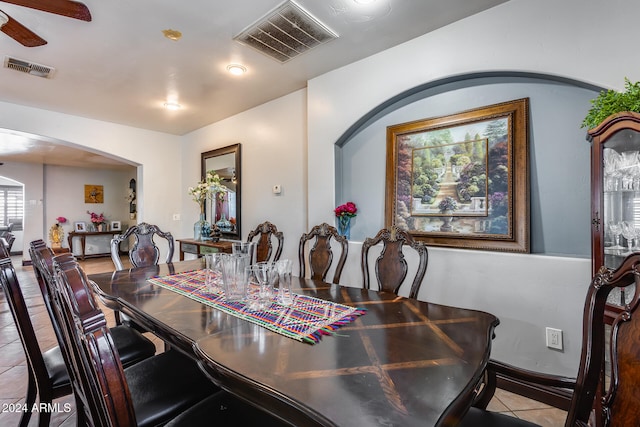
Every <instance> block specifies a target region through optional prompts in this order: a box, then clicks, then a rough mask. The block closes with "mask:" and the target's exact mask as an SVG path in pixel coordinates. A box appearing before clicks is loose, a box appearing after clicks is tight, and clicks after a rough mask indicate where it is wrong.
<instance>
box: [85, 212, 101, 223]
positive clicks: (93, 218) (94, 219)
mask: <svg viewBox="0 0 640 427" xmlns="http://www.w3.org/2000/svg"><path fill="white" fill-rule="evenodd" d="M87 213H88V214H89V216H90V217H91V222H92V223H94V224H102V223H103V222H104V221H105V218H104V214H100V215H98V214H97V213H95V212H89V211H87Z"/></svg>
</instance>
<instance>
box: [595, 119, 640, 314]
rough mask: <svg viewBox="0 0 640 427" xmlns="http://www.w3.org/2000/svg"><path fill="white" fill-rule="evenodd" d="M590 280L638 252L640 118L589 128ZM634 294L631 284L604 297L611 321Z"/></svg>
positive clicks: (612, 121) (613, 121) (639, 245)
mask: <svg viewBox="0 0 640 427" xmlns="http://www.w3.org/2000/svg"><path fill="white" fill-rule="evenodd" d="M587 139H588V140H589V141H590V142H591V144H592V147H591V212H592V217H591V245H592V248H591V255H592V270H593V271H592V275H595V274H596V272H597V271H598V270H599V269H600V267H602V266H603V265H604V266H606V267H610V268H616V267H618V266H619V265H620V264H621V263H622V261H623V260H624V259H625V257H626V256H627V255H628V254H629V252H630V251H631V252H635V251H640V114H638V113H630V112H624V113H618V114H614V115H611V116H609V117H608V118H607V119H605V120H604V121H603V122H602V123H601V124H600V125H598V126H597V127H596V128H593V129H590V130H589V132H588V135H587ZM634 292H635V286H634V285H631V286H628V287H627V288H625V289H624V290H623V291H622V292H621V291H618V292H612V293H611V294H610V295H609V301H608V302H609V307H608V308H609V309H608V310H607V312H608V315H607V318H608V320H610V321H611V320H613V318H614V317H615V315H616V314H617V313H619V312H620V311H621V309H622V306H623V305H624V304H625V303H629V302H630V301H631V298H632V297H633V294H634Z"/></svg>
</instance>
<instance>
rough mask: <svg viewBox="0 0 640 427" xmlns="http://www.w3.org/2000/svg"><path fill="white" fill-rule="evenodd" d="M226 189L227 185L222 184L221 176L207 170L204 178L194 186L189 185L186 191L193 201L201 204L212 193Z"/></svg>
mask: <svg viewBox="0 0 640 427" xmlns="http://www.w3.org/2000/svg"><path fill="white" fill-rule="evenodd" d="M226 190H227V187H225V186H224V185H222V178H220V176H219V175H218V174H217V173H215V172H213V171H207V173H206V175H205V178H204V179H203V180H202V181H200V182H198V184H196V186H195V187H189V189H188V192H189V195H190V196H191V197H192V198H193V201H194V202H196V203H198V204H199V205H202V204H203V203H204V202H205V200H207V199H210V198H211V196H212V195H213V194H216V193H219V192H223V191H226Z"/></svg>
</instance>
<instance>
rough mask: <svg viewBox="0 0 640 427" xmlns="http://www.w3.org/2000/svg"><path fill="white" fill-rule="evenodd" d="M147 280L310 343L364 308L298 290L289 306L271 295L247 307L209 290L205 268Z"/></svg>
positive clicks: (347, 321) (219, 292)
mask: <svg viewBox="0 0 640 427" xmlns="http://www.w3.org/2000/svg"><path fill="white" fill-rule="evenodd" d="M148 281H149V282H150V283H153V284H154V285H158V286H161V287H163V288H166V289H169V290H171V291H173V292H177V293H179V294H181V295H184V296H186V297H189V298H191V299H193V300H195V301H198V302H201V303H202V304H206V305H208V306H210V307H213V308H215V309H217V310H221V311H224V312H225V313H227V314H231V315H232V316H236V317H239V318H241V319H244V320H247V321H248V322H251V323H255V324H257V325H260V326H262V327H264V328H266V329H269V330H270V331H273V332H277V333H279V334H281V335H284V336H286V337H289V338H292V339H294V340H297V341H301V342H306V343H309V344H316V343H318V342H319V341H320V339H321V338H322V335H331V334H332V333H333V332H334V331H336V330H337V329H338V328H340V327H341V326H343V325H346V324H348V323H350V322H352V321H353V320H354V319H355V318H356V317H358V316H361V315H363V314H365V312H366V310H365V309H361V308H356V307H348V306H346V305H342V304H338V303H335V302H331V301H325V300H322V299H319V298H314V297H310V296H306V295H299V294H295V295H294V301H293V304H292V305H290V306H284V305H282V304H280V303H278V302H277V300H276V298H275V297H274V298H273V299H272V302H271V304H270V305H269V307H268V308H267V309H265V310H259V311H256V310H250V309H249V308H248V307H247V305H246V304H245V303H244V302H228V301H226V300H225V298H224V292H223V291H221V290H220V291H218V290H213V291H210V290H208V289H207V288H206V287H205V284H204V281H205V271H204V270H194V271H188V272H185V273H179V274H173V275H169V276H162V277H154V278H152V279H149V280H148Z"/></svg>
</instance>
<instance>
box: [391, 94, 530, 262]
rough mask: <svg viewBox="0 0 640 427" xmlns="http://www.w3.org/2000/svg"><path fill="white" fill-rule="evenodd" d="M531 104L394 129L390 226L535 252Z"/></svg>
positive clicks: (456, 243)
mask: <svg viewBox="0 0 640 427" xmlns="http://www.w3.org/2000/svg"><path fill="white" fill-rule="evenodd" d="M528 101H529V100H528V98H524V99H518V100H514V101H509V102H505V103H501V104H496V105H490V106H486V107H482V108H478V109H475V110H470V111H465V112H461V113H457V114H452V115H449V116H444V117H436V118H431V119H425V120H420V121H415V122H410V123H402V124H398V125H393V126H389V127H388V128H387V172H386V174H387V177H386V198H385V204H386V207H385V226H386V227H387V228H388V227H390V226H392V225H396V226H398V227H400V228H401V229H404V230H407V231H408V232H409V233H410V234H411V235H412V236H413V237H414V238H416V239H418V240H421V241H423V242H425V243H426V244H427V245H431V246H448V247H457V248H470V249H484V250H496V251H505V252H529V250H530V244H529V143H528V111H529V108H528V107H529V105H528V103H529V102H528Z"/></svg>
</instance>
